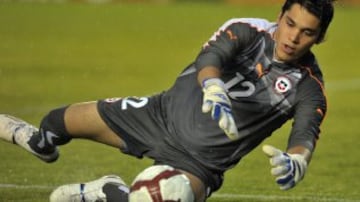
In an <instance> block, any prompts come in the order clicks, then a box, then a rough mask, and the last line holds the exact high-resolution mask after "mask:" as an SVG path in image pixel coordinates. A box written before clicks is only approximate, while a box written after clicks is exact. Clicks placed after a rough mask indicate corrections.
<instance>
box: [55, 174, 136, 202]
mask: <svg viewBox="0 0 360 202" xmlns="http://www.w3.org/2000/svg"><path fill="white" fill-rule="evenodd" d="M128 194H129V188H128V187H127V186H126V184H125V182H124V181H123V180H122V179H121V178H120V177H118V176H116V175H107V176H103V177H101V178H99V179H96V180H93V181H90V182H86V183H74V184H67V185H62V186H60V187H57V188H56V189H55V190H54V191H53V192H52V193H51V195H50V202H64V201H65V202H66V201H73V202H83V201H107V202H127V201H128Z"/></svg>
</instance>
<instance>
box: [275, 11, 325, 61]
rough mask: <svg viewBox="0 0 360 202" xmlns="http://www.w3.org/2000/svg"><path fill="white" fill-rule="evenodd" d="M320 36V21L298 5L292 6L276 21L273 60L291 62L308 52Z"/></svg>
mask: <svg viewBox="0 0 360 202" xmlns="http://www.w3.org/2000/svg"><path fill="white" fill-rule="evenodd" d="M319 34H320V20H319V19H318V18H317V17H316V16H314V15H313V14H311V13H309V12H308V11H307V10H306V9H305V8H304V7H302V6H300V4H294V5H293V6H292V7H291V8H290V9H289V10H287V11H285V12H284V13H283V15H281V16H280V17H279V19H278V28H277V30H276V32H275V35H274V39H275V42H276V46H275V59H277V60H280V61H283V62H292V61H295V60H297V59H299V58H300V57H301V56H303V55H304V54H305V53H306V52H308V51H309V50H310V48H311V47H312V45H314V44H315V43H316V41H317V38H318V37H319Z"/></svg>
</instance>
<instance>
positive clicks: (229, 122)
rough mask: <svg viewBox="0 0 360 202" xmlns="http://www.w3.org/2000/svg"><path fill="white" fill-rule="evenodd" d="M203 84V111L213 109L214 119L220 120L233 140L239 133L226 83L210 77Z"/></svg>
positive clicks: (224, 129) (222, 127)
mask: <svg viewBox="0 0 360 202" xmlns="http://www.w3.org/2000/svg"><path fill="white" fill-rule="evenodd" d="M202 86H203V93H204V98H203V105H202V112H203V113H208V112H210V111H211V117H212V119H213V120H216V121H218V122H219V126H220V128H221V129H222V130H223V131H224V132H225V134H226V135H227V136H228V137H229V138H230V139H232V140H236V139H238V138H239V134H238V130H237V127H236V124H235V121H234V117H233V115H232V113H231V102H230V99H229V98H228V96H227V95H226V89H225V85H224V83H223V82H222V81H221V80H220V79H219V78H210V79H205V80H204V81H203V85H202Z"/></svg>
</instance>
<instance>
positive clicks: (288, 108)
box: [162, 18, 326, 171]
mask: <svg viewBox="0 0 360 202" xmlns="http://www.w3.org/2000/svg"><path fill="white" fill-rule="evenodd" d="M276 26H277V25H276V24H274V23H270V22H268V21H266V20H263V19H249V18H246V19H244V18H241V19H232V20H230V21H228V22H227V23H225V24H224V25H223V26H222V27H221V28H220V29H219V31H218V32H216V33H215V34H214V35H213V37H211V39H210V40H209V41H208V42H207V43H206V44H205V45H204V47H203V48H202V50H201V52H200V54H199V55H198V57H197V59H196V61H195V62H194V63H193V64H191V65H189V66H188V67H187V68H186V69H185V70H184V71H183V72H182V74H181V75H180V76H179V77H178V78H177V80H176V82H175V83H174V85H173V86H172V87H171V88H170V89H169V90H168V91H166V92H165V93H164V96H163V98H162V103H163V104H164V105H163V106H164V107H165V114H166V117H167V127H168V130H169V131H171V133H170V135H171V136H173V137H172V138H170V139H171V140H172V141H176V142H177V144H180V145H181V146H182V147H183V149H185V150H186V151H188V152H190V154H191V155H192V156H193V157H194V158H196V159H197V160H198V161H199V162H200V163H202V164H203V165H205V166H207V167H209V168H211V169H214V170H217V171H225V170H227V169H229V168H231V167H232V166H234V165H235V164H236V163H238V161H239V160H240V159H241V158H242V157H243V156H244V155H246V154H247V153H248V152H250V151H251V150H252V149H254V147H256V146H257V145H259V144H260V143H261V142H262V141H263V140H264V139H265V138H266V137H268V136H270V135H271V134H272V133H273V131H274V130H276V129H278V128H279V127H280V126H282V125H283V124H284V123H285V122H286V121H287V120H289V119H293V125H292V130H291V132H290V138H289V143H288V145H289V147H291V146H294V145H303V146H305V147H307V148H309V149H310V150H313V149H314V147H315V143H316V140H317V139H318V136H319V133H320V129H319V127H320V124H321V121H322V120H323V117H324V114H325V112H326V99H325V96H324V92H323V87H322V84H323V81H322V74H321V71H320V69H319V67H318V65H317V62H316V59H315V57H314V55H313V54H312V53H311V52H309V53H307V54H306V55H305V56H303V58H301V59H300V60H299V61H297V62H296V63H293V64H284V63H280V62H276V61H274V59H273V51H274V45H275V42H274V40H273V38H272V34H273V32H274V31H275V29H276ZM207 65H212V66H216V67H219V68H220V69H221V72H222V77H221V79H222V80H223V81H224V83H225V85H226V87H227V89H228V95H229V97H230V99H231V104H232V111H233V115H234V118H235V122H236V125H237V128H238V131H239V134H240V138H239V139H238V140H236V141H232V140H230V139H229V138H228V137H227V136H226V135H225V134H224V132H223V131H222V130H221V129H220V128H219V126H218V122H217V121H214V120H212V119H211V115H210V113H206V114H204V113H202V111H201V106H202V101H203V93H202V89H201V87H200V86H199V84H198V82H197V72H198V71H199V70H200V69H201V68H203V67H205V66H207ZM169 144H172V142H171V141H169Z"/></svg>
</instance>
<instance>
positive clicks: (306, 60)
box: [300, 52, 324, 84]
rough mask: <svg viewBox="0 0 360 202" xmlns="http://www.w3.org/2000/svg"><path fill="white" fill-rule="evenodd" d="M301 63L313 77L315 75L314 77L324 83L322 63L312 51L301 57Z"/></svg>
mask: <svg viewBox="0 0 360 202" xmlns="http://www.w3.org/2000/svg"><path fill="white" fill-rule="evenodd" d="M300 65H301V66H302V68H304V69H306V71H307V72H308V73H309V74H310V76H311V77H313V79H316V80H318V82H320V83H321V84H323V83H324V80H323V74H322V72H321V69H320V65H319V63H318V62H317V59H316V57H315V55H314V54H313V53H312V52H309V53H308V54H306V55H305V56H304V57H303V58H302V59H301V61H300Z"/></svg>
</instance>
